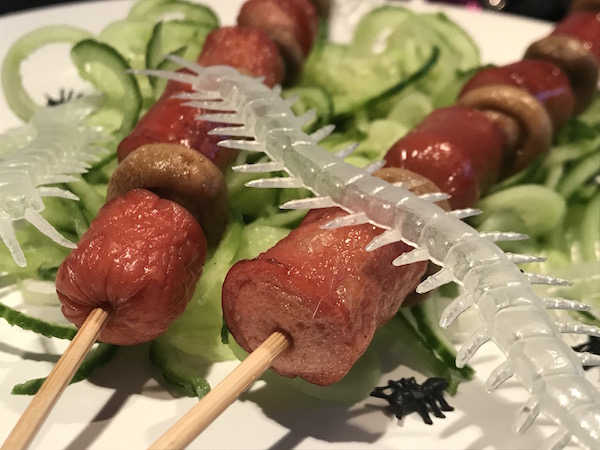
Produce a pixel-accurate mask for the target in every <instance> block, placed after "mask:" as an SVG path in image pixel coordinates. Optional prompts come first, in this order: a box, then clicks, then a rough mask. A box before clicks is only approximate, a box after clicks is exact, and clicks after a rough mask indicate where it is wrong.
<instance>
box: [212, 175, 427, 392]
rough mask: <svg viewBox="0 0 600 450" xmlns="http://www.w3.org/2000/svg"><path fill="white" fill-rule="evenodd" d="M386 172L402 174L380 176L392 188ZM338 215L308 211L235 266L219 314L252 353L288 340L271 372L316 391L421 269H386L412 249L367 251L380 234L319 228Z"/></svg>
mask: <svg viewBox="0 0 600 450" xmlns="http://www.w3.org/2000/svg"><path fill="white" fill-rule="evenodd" d="M391 170H401V169H384V170H383V171H380V172H381V173H380V174H378V176H381V177H382V178H384V179H389V180H395V181H397V180H398V177H397V175H396V174H391V173H390V171H391ZM412 176H414V177H417V178H419V179H420V178H422V177H419V176H417V175H414V174H412ZM402 179H406V177H402ZM417 185H419V187H417V189H422V188H423V185H421V184H420V183H417ZM425 188H426V189H427V186H425ZM344 214H346V213H345V212H343V211H341V210H340V209H338V208H327V209H322V210H313V211H310V212H309V213H308V214H307V216H306V217H305V219H304V221H303V222H302V223H301V224H300V226H299V227H298V228H296V229H295V230H293V231H292V232H291V233H290V234H289V236H288V237H286V238H285V239H283V240H281V241H280V242H279V243H278V244H277V245H275V246H274V247H273V248H271V249H270V250H268V251H267V252H265V253H263V254H261V255H259V256H258V257H257V258H255V259H253V260H245V261H240V262H238V263H237V264H235V265H234V266H233V267H232V268H231V270H230V271H229V273H228V274H227V277H226V279H225V282H224V284H223V314H224V317H225V321H226V322H227V325H228V327H229V330H230V331H231V333H232V335H233V337H234V338H235V340H236V341H237V342H238V344H240V345H241V346H242V347H243V348H244V349H246V350H247V351H249V352H250V351H252V350H254V349H255V348H256V347H258V346H259V345H260V344H261V343H262V342H263V341H264V340H265V339H266V338H267V337H268V336H269V335H270V334H271V333H273V332H274V331H282V332H284V333H286V334H287V335H288V336H289V337H290V339H291V341H292V345H291V347H290V348H289V349H288V350H286V352H284V353H283V354H282V355H281V356H279V357H278V358H277V359H276V360H275V361H274V364H273V368H274V370H275V371H276V372H278V373H280V374H282V375H285V376H288V377H295V376H300V377H302V378H304V379H305V380H307V381H310V382H312V383H315V384H318V385H328V384H331V383H335V382H336V381H339V380H340V379H341V378H342V377H343V376H344V375H345V374H346V373H347V372H348V371H349V370H350V368H351V367H352V366H353V365H354V363H355V362H356V360H357V359H358V358H359V357H360V355H362V354H363V353H364V351H365V350H366V349H367V347H368V345H369V343H370V342H371V339H372V338H373V334H374V332H375V330H376V329H377V328H378V327H379V326H381V325H382V324H384V323H385V322H387V321H388V320H389V319H390V318H391V317H392V316H393V315H394V314H395V313H396V311H397V310H398V308H399V307H400V305H401V303H402V301H403V300H404V298H405V297H406V295H407V294H409V293H410V292H412V291H413V290H414V289H415V287H416V286H417V284H418V283H419V282H420V281H421V277H422V275H423V274H424V273H425V270H426V268H427V263H426V262H420V263H415V264H411V265H406V266H400V267H396V266H394V265H392V261H393V260H394V259H395V258H396V257H397V256H399V255H401V254H402V253H404V252H406V251H409V250H410V249H411V247H409V246H408V245H406V244H404V243H396V244H391V245H387V246H384V247H381V248H379V249H377V250H374V251H372V252H368V251H366V250H365V247H366V245H367V244H368V243H369V242H370V241H371V240H372V239H373V238H374V237H375V236H377V235H378V234H380V233H381V232H382V231H383V230H381V229H378V228H376V227H374V226H373V225H370V224H363V225H355V226H351V227H343V228H337V229H323V228H322V227H323V225H325V224H327V223H328V222H329V221H331V220H333V219H335V218H336V217H340V216H342V215H344Z"/></svg>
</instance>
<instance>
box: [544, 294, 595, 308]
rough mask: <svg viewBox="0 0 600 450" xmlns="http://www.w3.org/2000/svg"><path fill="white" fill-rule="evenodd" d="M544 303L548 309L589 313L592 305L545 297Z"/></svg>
mask: <svg viewBox="0 0 600 450" xmlns="http://www.w3.org/2000/svg"><path fill="white" fill-rule="evenodd" d="M541 300H542V302H543V303H544V306H545V307H546V309H570V310H573V311H589V310H590V309H592V307H591V306H590V305H586V304H585V303H581V302H578V301H575V300H569V299H567V298H562V297H543V298H542V299H541Z"/></svg>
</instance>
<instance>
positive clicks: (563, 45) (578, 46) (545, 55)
mask: <svg viewBox="0 0 600 450" xmlns="http://www.w3.org/2000/svg"><path fill="white" fill-rule="evenodd" d="M525 58H530V59H541V60H545V61H549V62H551V63H554V64H556V65H557V66H558V67H560V68H561V69H562V70H563V71H564V73H565V74H566V75H567V76H568V77H569V80H570V81H571V88H572V89H573V94H574V95H575V107H574V110H573V112H574V114H578V113H580V112H581V111H583V110H584V109H586V108H587V107H588V106H589V104H590V103H591V102H592V100H593V99H594V95H595V93H596V89H597V88H598V73H599V71H600V64H598V62H597V61H596V59H595V58H594V56H593V55H592V54H591V53H590V51H589V50H588V49H587V48H586V47H585V45H584V44H583V43H582V42H580V41H579V40H577V39H575V38H572V37H568V36H558V35H553V36H546V37H545V38H543V39H540V40H538V41H536V42H534V43H533V44H531V45H530V46H529V47H528V48H527V50H526V51H525Z"/></svg>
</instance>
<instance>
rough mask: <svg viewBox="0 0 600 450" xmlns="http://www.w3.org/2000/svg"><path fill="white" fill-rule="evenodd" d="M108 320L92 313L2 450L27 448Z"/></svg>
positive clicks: (103, 314) (101, 312)
mask: <svg viewBox="0 0 600 450" xmlns="http://www.w3.org/2000/svg"><path fill="white" fill-rule="evenodd" d="M108 317H109V312H108V311H105V310H103V309H101V308H96V309H94V310H92V312H91V313H90V315H89V316H88V317H87V319H86V320H85V322H84V323H83V325H82V326H81V328H79V331H78V332H77V334H76V335H75V337H74V338H73V340H72V341H71V343H70V344H69V346H68V347H67V349H66V350H65V352H64V353H63V354H62V356H61V357H60V359H59V360H58V362H57V363H56V365H55V366H54V368H53V369H52V371H51V372H50V375H48V378H47V379H46V381H45V382H44V384H43V385H42V387H41V388H40V390H39V391H38V393H37V394H36V395H35V397H33V400H32V401H31V403H30V404H29V406H28V407H27V409H25V412H24V413H23V415H21V418H20V419H19V421H18V422H17V424H16V425H15V427H14V428H13V430H12V431H11V433H10V434H9V435H8V438H7V439H6V441H5V442H4V445H3V446H2V450H23V449H26V448H27V447H29V445H30V444H31V441H33V438H34V437H35V436H36V434H37V433H38V431H39V430H40V428H41V427H42V424H43V423H44V421H45V420H46V418H47V417H48V415H49V414H50V411H51V410H52V408H53V407H54V405H55V404H56V402H57V401H58V399H59V397H60V396H61V394H62V393H63V392H64V390H65V389H66V387H67V386H68V384H69V383H70V382H71V380H72V379H73V376H74V375H75V372H76V371H77V369H78V368H79V366H80V365H81V363H82V361H83V359H84V358H85V356H86V355H87V354H88V352H89V351H90V349H91V348H92V345H94V342H96V338H97V337H98V335H99V334H100V331H102V328H104V325H105V324H106V321H107V319H108Z"/></svg>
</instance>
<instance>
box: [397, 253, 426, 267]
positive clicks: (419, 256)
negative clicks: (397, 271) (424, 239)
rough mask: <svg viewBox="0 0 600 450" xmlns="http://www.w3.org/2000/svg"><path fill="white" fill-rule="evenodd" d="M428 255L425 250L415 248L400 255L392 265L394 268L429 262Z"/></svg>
mask: <svg viewBox="0 0 600 450" xmlns="http://www.w3.org/2000/svg"><path fill="white" fill-rule="evenodd" d="M429 258H430V255H429V252H428V251H427V250H425V249H424V248H415V249H413V250H411V251H409V252H405V253H402V254H401V255H400V256H397V257H396V258H395V259H394V260H393V261H392V264H393V265H394V266H397V267H399V266H404V265H407V264H413V263H416V262H423V261H429Z"/></svg>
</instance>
